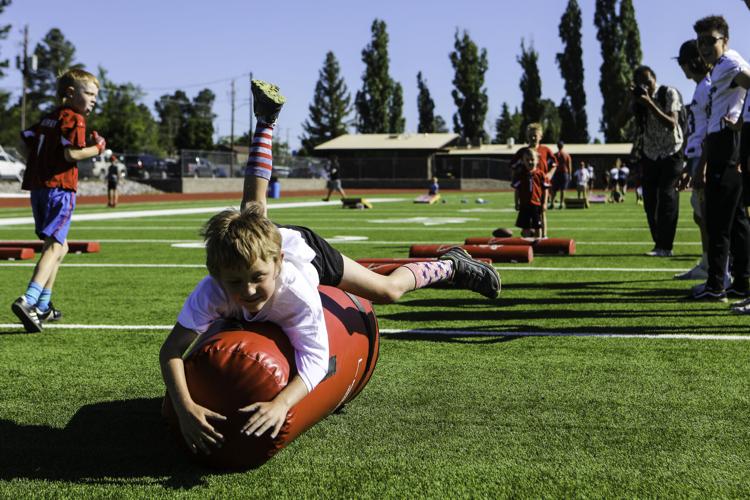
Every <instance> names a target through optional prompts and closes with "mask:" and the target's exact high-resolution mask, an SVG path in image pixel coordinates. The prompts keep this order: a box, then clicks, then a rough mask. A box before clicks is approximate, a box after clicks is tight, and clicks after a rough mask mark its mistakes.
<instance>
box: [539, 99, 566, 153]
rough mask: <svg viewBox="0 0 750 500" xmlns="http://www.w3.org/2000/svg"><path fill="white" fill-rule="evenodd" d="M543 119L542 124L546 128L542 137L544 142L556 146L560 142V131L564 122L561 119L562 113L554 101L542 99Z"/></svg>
mask: <svg viewBox="0 0 750 500" xmlns="http://www.w3.org/2000/svg"><path fill="white" fill-rule="evenodd" d="M541 104H542V118H541V120H540V122H541V123H542V127H543V128H544V133H543V135H542V142H543V143H547V144H555V143H556V142H557V141H559V140H560V129H561V126H562V121H561V119H560V113H559V111H558V109H557V105H555V103H554V101H552V99H542V100H541Z"/></svg>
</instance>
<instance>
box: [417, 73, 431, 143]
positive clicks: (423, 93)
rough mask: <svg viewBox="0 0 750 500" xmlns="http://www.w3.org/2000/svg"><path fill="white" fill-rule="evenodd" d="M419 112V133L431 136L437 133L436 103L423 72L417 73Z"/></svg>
mask: <svg viewBox="0 0 750 500" xmlns="http://www.w3.org/2000/svg"><path fill="white" fill-rule="evenodd" d="M417 90H418V93H417V111H418V112H419V125H418V126H417V132H419V133H420V134H429V133H433V132H435V101H433V100H432V96H431V95H430V89H428V88H427V82H425V81H424V79H423V78H422V72H421V71H420V72H419V73H417Z"/></svg>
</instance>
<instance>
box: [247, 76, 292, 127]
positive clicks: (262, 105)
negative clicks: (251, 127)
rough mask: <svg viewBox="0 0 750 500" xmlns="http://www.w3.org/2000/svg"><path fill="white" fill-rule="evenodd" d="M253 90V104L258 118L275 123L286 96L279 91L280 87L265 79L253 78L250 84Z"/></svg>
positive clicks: (268, 122)
mask: <svg viewBox="0 0 750 500" xmlns="http://www.w3.org/2000/svg"><path fill="white" fill-rule="evenodd" d="M250 89H251V90H252V92H253V106H254V112H255V116H256V118H258V120H260V121H262V122H264V123H267V124H269V125H273V124H274V123H276V119H277V118H278V117H279V113H280V112H281V107H282V106H283V105H284V103H285V102H286V98H285V97H284V96H283V95H281V93H280V92H279V87H277V86H276V85H274V84H272V83H268V82H264V81H263V80H253V81H252V82H251V84H250Z"/></svg>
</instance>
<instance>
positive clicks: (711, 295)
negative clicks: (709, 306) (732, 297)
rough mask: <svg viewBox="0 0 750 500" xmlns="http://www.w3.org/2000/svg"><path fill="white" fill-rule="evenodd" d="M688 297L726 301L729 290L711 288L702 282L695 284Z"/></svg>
mask: <svg viewBox="0 0 750 500" xmlns="http://www.w3.org/2000/svg"><path fill="white" fill-rule="evenodd" d="M688 299H691V300H705V301H711V302H726V301H727V292H725V291H724V290H717V289H714V288H711V287H709V286H707V285H706V284H705V283H701V284H699V285H695V286H694V287H693V288H692V290H691V292H690V295H688Z"/></svg>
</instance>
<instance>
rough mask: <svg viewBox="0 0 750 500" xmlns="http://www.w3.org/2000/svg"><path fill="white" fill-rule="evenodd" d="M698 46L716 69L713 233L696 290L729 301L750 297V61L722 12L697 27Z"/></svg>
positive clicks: (711, 102) (709, 165)
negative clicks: (733, 46)
mask: <svg viewBox="0 0 750 500" xmlns="http://www.w3.org/2000/svg"><path fill="white" fill-rule="evenodd" d="M693 29H694V30H695V33H696V35H697V36H698V38H697V41H698V50H699V51H700V54H701V57H702V58H703V60H704V61H705V62H706V63H707V64H708V65H710V66H712V67H713V69H712V70H711V73H710V79H711V89H710V91H709V97H708V107H707V120H708V125H707V135H706V140H705V142H704V148H705V154H706V167H705V172H702V173H699V174H698V175H699V176H700V175H701V174H704V175H705V198H706V205H705V210H706V211H705V216H706V217H705V221H706V231H707V233H708V277H707V278H706V282H705V283H704V284H701V285H698V286H696V287H695V288H693V291H692V293H691V295H690V297H691V298H693V299H699V300H718V301H722V302H726V300H727V294H731V295H735V296H739V297H747V296H748V295H750V283H748V279H749V278H750V259H749V256H748V252H750V239H749V238H750V223H749V222H748V218H747V213H746V211H745V207H744V205H743V203H742V174H741V172H740V169H739V162H740V135H739V131H738V130H737V126H736V125H737V122H738V120H739V118H740V115H741V114H742V105H743V101H744V98H745V90H746V89H747V88H749V87H750V70H749V69H748V65H747V62H746V61H745V60H744V59H743V58H742V57H741V56H740V55H739V54H737V53H736V52H734V51H731V52H730V51H729V47H728V44H729V26H728V25H727V22H726V21H725V20H724V18H723V17H721V16H709V17H705V18H703V19H700V20H699V21H698V22H696V23H695V25H693ZM730 252H731V255H732V257H733V259H734V260H733V265H732V274H733V276H734V280H733V282H732V284H731V285H730V286H729V288H728V289H727V290H725V289H724V275H725V272H726V268H727V261H728V257H729V254H730Z"/></svg>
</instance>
